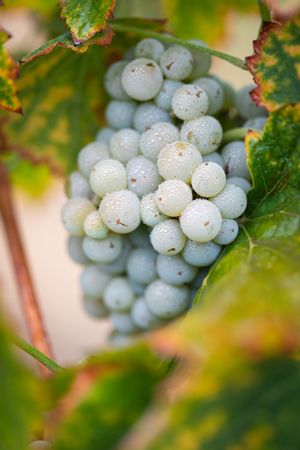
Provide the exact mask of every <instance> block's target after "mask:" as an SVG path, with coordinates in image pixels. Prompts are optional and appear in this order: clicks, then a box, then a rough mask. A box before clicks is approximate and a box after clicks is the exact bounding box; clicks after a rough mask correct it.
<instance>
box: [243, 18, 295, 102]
mask: <svg viewBox="0 0 300 450" xmlns="http://www.w3.org/2000/svg"><path fill="white" fill-rule="evenodd" d="M253 48H254V55H252V56H248V57H247V58H246V64H247V66H248V68H249V70H250V72H251V73H252V75H253V77H254V80H255V83H256V84H257V87H256V88H255V89H254V90H253V91H252V92H251V97H252V99H253V100H254V101H255V103H256V104H257V105H260V106H264V107H266V108H267V110H268V111H276V110H277V109H279V108H281V107H282V106H284V105H287V104H297V103H300V16H298V17H296V18H294V19H293V20H291V21H290V22H287V23H285V24H284V25H280V24H278V23H275V22H267V23H264V24H263V27H262V30H261V32H260V35H259V38H258V39H257V40H256V41H254V42H253Z"/></svg>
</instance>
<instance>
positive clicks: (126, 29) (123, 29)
mask: <svg viewBox="0 0 300 450" xmlns="http://www.w3.org/2000/svg"><path fill="white" fill-rule="evenodd" d="M110 25H111V27H112V29H113V30H114V31H117V32H120V33H132V34H136V35H137V36H144V37H148V38H153V39H159V40H160V41H162V42H167V43H169V44H175V45H182V46H183V47H187V48H190V49H191V50H197V51H199V52H202V53H206V54H208V55H212V56H216V57H217V58H221V59H224V60H225V61H227V62H229V63H231V64H233V65H234V66H237V67H239V68H240V69H243V70H248V68H247V66H246V64H245V62H244V61H243V60H242V59H240V58H237V57H236V56H232V55H228V54H227V53H223V52H219V51H218V50H213V49H211V48H209V47H204V46H202V45H200V44H196V43H194V42H189V41H187V40H185V39H180V38H177V37H175V36H169V35H165V34H161V33H157V32H156V31H151V30H143V29H142V28H137V27H132V26H129V25H124V24H121V23H114V22H110Z"/></svg>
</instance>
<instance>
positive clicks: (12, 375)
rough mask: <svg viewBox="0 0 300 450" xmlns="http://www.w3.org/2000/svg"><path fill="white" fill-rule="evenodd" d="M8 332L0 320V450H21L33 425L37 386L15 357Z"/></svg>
mask: <svg viewBox="0 0 300 450" xmlns="http://www.w3.org/2000/svg"><path fill="white" fill-rule="evenodd" d="M9 339H10V336H9V332H8V331H7V330H6V328H5V326H4V325H3V323H2V320H1V324H0V361H1V363H0V436H1V438H0V450H24V449H25V448H27V443H28V441H29V438H30V434H31V432H32V427H33V426H35V425H37V420H38V419H37V418H38V414H39V407H38V396H40V395H41V392H42V391H41V389H40V387H39V386H38V383H37V381H36V380H35V379H34V378H33V376H32V375H31V374H30V373H29V372H28V371H27V370H25V368H24V367H23V366H21V364H20V363H19V362H18V361H17V359H16V356H15V355H14V354H13V352H12V348H11V346H10V344H9Z"/></svg>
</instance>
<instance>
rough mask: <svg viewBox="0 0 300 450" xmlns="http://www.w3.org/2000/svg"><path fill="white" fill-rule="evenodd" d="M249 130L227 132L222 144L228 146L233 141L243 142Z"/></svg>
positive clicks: (238, 129) (233, 129)
mask: <svg viewBox="0 0 300 450" xmlns="http://www.w3.org/2000/svg"><path fill="white" fill-rule="evenodd" d="M247 131H248V128H232V130H228V131H225V133H224V134H223V140H222V144H227V143H228V142H231V141H243V140H244V139H245V137H246V134H247Z"/></svg>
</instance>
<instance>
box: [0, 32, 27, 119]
mask: <svg viewBox="0 0 300 450" xmlns="http://www.w3.org/2000/svg"><path fill="white" fill-rule="evenodd" d="M9 37H10V36H9V34H8V33H7V32H6V31H5V30H4V29H3V28H2V27H0V108H1V109H5V110H7V111H13V112H17V113H21V112H22V108H21V104H20V101H19V99H18V97H17V89H16V86H15V82H14V80H15V79H16V78H17V76H18V73H19V69H18V66H17V64H16V63H15V62H14V60H13V59H12V58H11V57H10V56H9V54H8V52H7V51H6V50H5V48H4V44H5V42H6V41H7V40H8V39H9Z"/></svg>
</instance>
